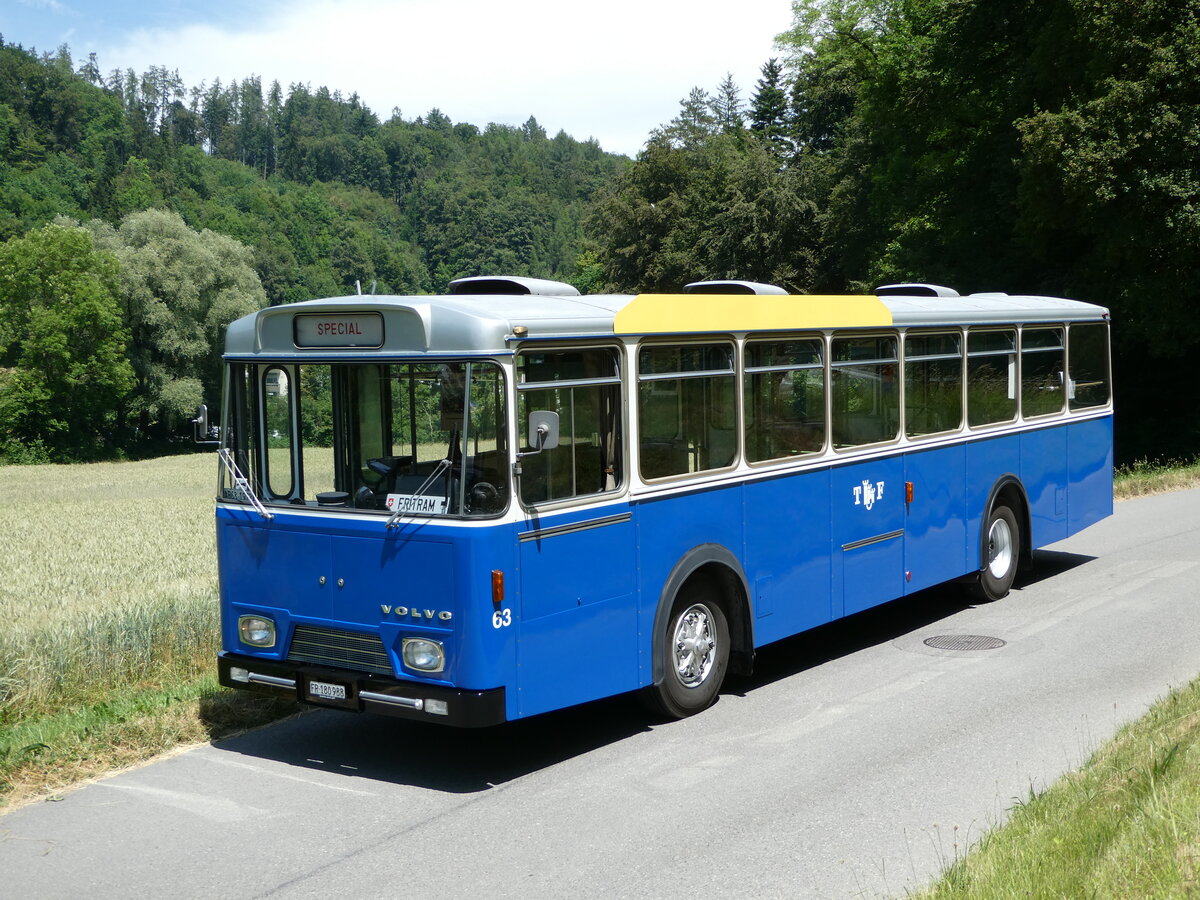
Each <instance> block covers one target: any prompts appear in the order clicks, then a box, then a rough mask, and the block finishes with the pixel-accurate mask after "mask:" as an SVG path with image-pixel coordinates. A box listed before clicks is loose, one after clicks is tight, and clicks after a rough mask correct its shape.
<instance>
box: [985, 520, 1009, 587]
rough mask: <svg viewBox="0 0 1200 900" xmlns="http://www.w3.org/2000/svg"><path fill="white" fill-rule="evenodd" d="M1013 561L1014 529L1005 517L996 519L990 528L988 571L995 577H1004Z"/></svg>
mask: <svg viewBox="0 0 1200 900" xmlns="http://www.w3.org/2000/svg"><path fill="white" fill-rule="evenodd" d="M1012 563H1013V539H1012V530H1011V529H1010V528H1009V527H1008V522H1006V521H1004V519H996V521H994V522H993V523H992V527H991V528H989V529H988V571H989V572H991V573H992V576H993V577H994V578H1003V577H1004V576H1005V575H1006V574H1007V573H1008V570H1009V569H1011V568H1012Z"/></svg>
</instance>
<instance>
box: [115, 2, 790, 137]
mask: <svg viewBox="0 0 1200 900" xmlns="http://www.w3.org/2000/svg"><path fill="white" fill-rule="evenodd" d="M255 15H256V19H257V22H256V24H255V25H254V26H253V30H245V31H235V30H230V29H228V28H216V27H213V26H209V25H192V26H186V27H182V28H179V29H177V30H151V31H148V30H138V31H134V32H132V33H131V34H129V36H128V38H127V40H125V41H124V42H122V43H120V44H118V45H114V46H109V47H98V48H96V49H97V50H98V52H99V58H100V62H101V65H102V66H104V67H105V68H111V67H113V66H118V67H121V68H126V67H132V68H134V69H136V70H138V71H143V70H144V69H146V68H148V67H149V66H151V65H168V66H170V67H172V68H178V69H179V71H180V74H181V75H182V76H183V78H184V80H185V81H186V82H187V83H188V84H189V85H192V84H198V83H199V82H200V81H201V80H207V81H209V82H211V81H212V79H213V78H217V77H219V78H221V79H222V81H224V82H228V81H229V80H230V79H231V78H238V79H240V78H243V77H245V76H247V75H259V76H261V77H262V78H263V81H264V84H266V83H269V82H270V81H272V80H275V79H278V80H279V81H280V83H282V84H283V85H284V87H285V88H286V87H287V85H288V84H291V83H294V82H307V83H309V84H311V85H312V86H313V87H317V86H320V85H326V86H328V87H329V88H330V89H336V90H340V91H342V93H343V94H346V95H349V94H350V93H352V92H354V91H357V92H358V94H359V95H360V96H361V97H362V99H363V102H365V103H366V104H367V105H368V106H370V107H371V109H372V110H374V111H375V112H376V113H377V114H379V115H380V117H381V118H387V116H388V115H389V114H390V113H391V110H392V108H393V107H399V108H400V109H401V111H402V113H403V115H404V117H405V118H410V119H411V118H414V117H416V116H417V115H422V114H424V113H425V112H427V111H428V110H429V109H431V108H433V107H435V106H436V107H438V108H440V109H441V110H442V111H443V112H445V113H446V114H447V115H449V116H450V117H451V118H453V119H454V120H455V121H459V122H461V121H467V122H472V123H474V124H477V125H480V126H483V125H485V124H487V123H488V122H493V121H494V122H502V123H506V124H519V123H521V122H523V121H525V120H526V119H527V118H528V117H529V116H530V115H534V116H536V117H537V119H538V121H539V122H540V123H541V124H542V126H543V127H545V128H546V129H547V130H548V131H549V132H550V133H551V134H553V133H555V132H556V131H558V130H559V129H564V130H566V131H567V132H568V133H570V134H572V135H573V136H575V137H577V138H580V139H584V138H587V137H589V136H594V137H596V138H597V139H598V140H599V141H600V143H601V145H602V146H604V148H605V149H609V150H614V151H618V152H625V153H631V154H632V153H634V152H636V151H637V150H638V149H639V148H640V147H641V145H642V143H643V142H644V141H645V138H646V136H647V134H648V133H649V131H650V130H651V129H652V128H654V127H655V126H657V125H660V124H662V123H664V122H666V121H667V120H669V119H670V118H671V117H672V116H674V115H675V113H676V111H677V109H678V101H679V100H680V99H681V98H682V97H684V96H685V95H686V94H687V92H688V90H689V89H690V88H691V87H693V86H695V85H699V86H701V87H704V88H706V89H708V90H712V89H713V88H715V87H716V85H717V83H718V82H719V81H720V80H721V79H722V78H724V76H725V73H726V72H727V71H729V72H732V73H733V76H734V79H735V80H736V81H737V82H738V84H739V85H740V86H741V87H742V90H743V94H744V95H746V96H748V95H749V93H750V92H751V90H752V89H753V85H754V82H755V80H756V79H757V78H758V76H759V69H760V67H761V65H762V63H764V62H765V61H766V60H767V58H768V57H770V56H772V55H778V54H777V53H776V52H775V51H774V50H773V49H772V47H773V39H774V36H775V35H776V34H777V33H778V32H780V31H783V30H784V29H785V28H786V27H787V26H788V24H789V22H790V16H791V6H790V3H789V2H788V0H743V2H741V3H739V4H737V5H736V6H734V5H730V4H727V3H717V2H713V0H698V2H694V3H687V4H683V3H678V4H677V3H656V2H653V0H649V2H647V0H640V2H639V0H608V2H607V3H606V4H605V5H604V6H596V5H590V4H589V5H583V4H576V3H571V2H569V0H519V2H518V0H514V2H510V3H496V2H488V0H441V2H438V0H338V2H334V0H299V2H295V3H288V4H281V5H276V6H274V7H268V8H267V9H265V10H264V9H263V8H262V7H259V8H258V9H257V10H256V12H255Z"/></svg>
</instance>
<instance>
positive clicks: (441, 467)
mask: <svg viewBox="0 0 1200 900" xmlns="http://www.w3.org/2000/svg"><path fill="white" fill-rule="evenodd" d="M452 465H453V463H452V462H450V458H449V457H447V458H446V459H443V460H442V461H441V462H440V463H438V464H437V465H436V466H434V467H433V471H432V472H430V473H429V477H428V478H426V479H425V480H424V481H422V482H421V486H420V487H419V488H417V490H416V492H415V493H414V494H413V495H412V496H414V497H420V496H422V495H424V493H425V489H426V488H428V487H429V486H430V485H431V484H433V482H434V479H435V478H437V477H438V476H439V475H441V474H442V473H443V472H445V471H446V470H447V469H449V468H450V466H452ZM404 512H405V510H404V507H403V506H401V505H400V503H399V502H397V503H396V511H395V512H394V513H392V516H391V518H390V519H388V520H387V527H388V528H395V527H396V523H397V522H399V521H400V517H401V516H402V515H404Z"/></svg>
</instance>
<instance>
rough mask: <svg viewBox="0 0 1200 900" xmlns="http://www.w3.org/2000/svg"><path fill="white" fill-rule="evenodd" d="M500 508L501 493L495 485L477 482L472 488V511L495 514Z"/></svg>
mask: <svg viewBox="0 0 1200 900" xmlns="http://www.w3.org/2000/svg"><path fill="white" fill-rule="evenodd" d="M499 508H500V492H499V491H498V490H496V486H495V485H494V484H489V483H488V482H486V481H477V482H475V484H474V485H473V486H472V487H471V509H472V510H474V511H475V512H495V511H496V510H497V509H499Z"/></svg>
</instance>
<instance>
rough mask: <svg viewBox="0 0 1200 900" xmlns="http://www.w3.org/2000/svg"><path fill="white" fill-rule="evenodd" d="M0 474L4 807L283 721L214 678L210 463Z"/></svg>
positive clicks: (195, 459)
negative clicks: (166, 753) (239, 731)
mask: <svg viewBox="0 0 1200 900" xmlns="http://www.w3.org/2000/svg"><path fill="white" fill-rule="evenodd" d="M0 472H2V473H3V477H2V478H0V534H3V535H4V537H5V540H4V542H3V546H0V572H3V573H4V578H3V579H2V580H0V621H3V622H4V627H3V628H2V629H0V808H3V807H4V806H6V805H11V804H13V803H16V802H19V801H21V800H23V799H26V798H28V797H30V796H36V795H38V794H40V793H44V792H46V791H48V790H56V789H58V788H60V787H62V786H64V785H67V784H70V783H71V782H72V781H75V780H78V779H80V778H84V777H87V776H88V775H91V774H98V773H100V772H103V771H107V770H109V769H112V768H114V767H119V766H122V765H127V764H131V763H133V762H137V761H139V760H143V759H146V758H149V757H150V756H153V755H155V754H157V753H160V752H163V751H164V750H167V749H170V748H172V747H174V746H177V745H178V744H180V743H186V742H193V741H200V740H206V739H209V738H210V737H212V736H215V735H220V734H226V733H229V732H230V731H231V730H236V729H237V728H241V727H246V726H248V725H251V724H254V723H256V722H259V721H264V720H269V719H271V718H277V717H278V716H280V715H283V714H286V713H287V712H290V711H292V710H294V709H295V706H294V705H293V704H270V703H263V702H261V701H259V700H257V699H256V698H254V697H252V696H249V695H244V694H240V693H239V694H235V693H233V692H227V691H224V690H223V689H221V688H219V687H218V686H217V685H216V683H215V681H214V680H213V676H212V672H213V668H214V665H213V660H214V657H215V656H216V653H217V650H218V645H219V634H218V627H217V623H218V615H217V583H216V551H215V546H214V537H213V535H214V526H213V500H212V498H213V495H214V494H215V488H216V463H215V458H214V457H213V456H212V455H211V454H197V455H188V456H172V457H164V458H161V459H154V460H147V461H143V462H137V463H98V464H92V465H75V466H56V465H48V466H7V467H4V468H3V469H0Z"/></svg>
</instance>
